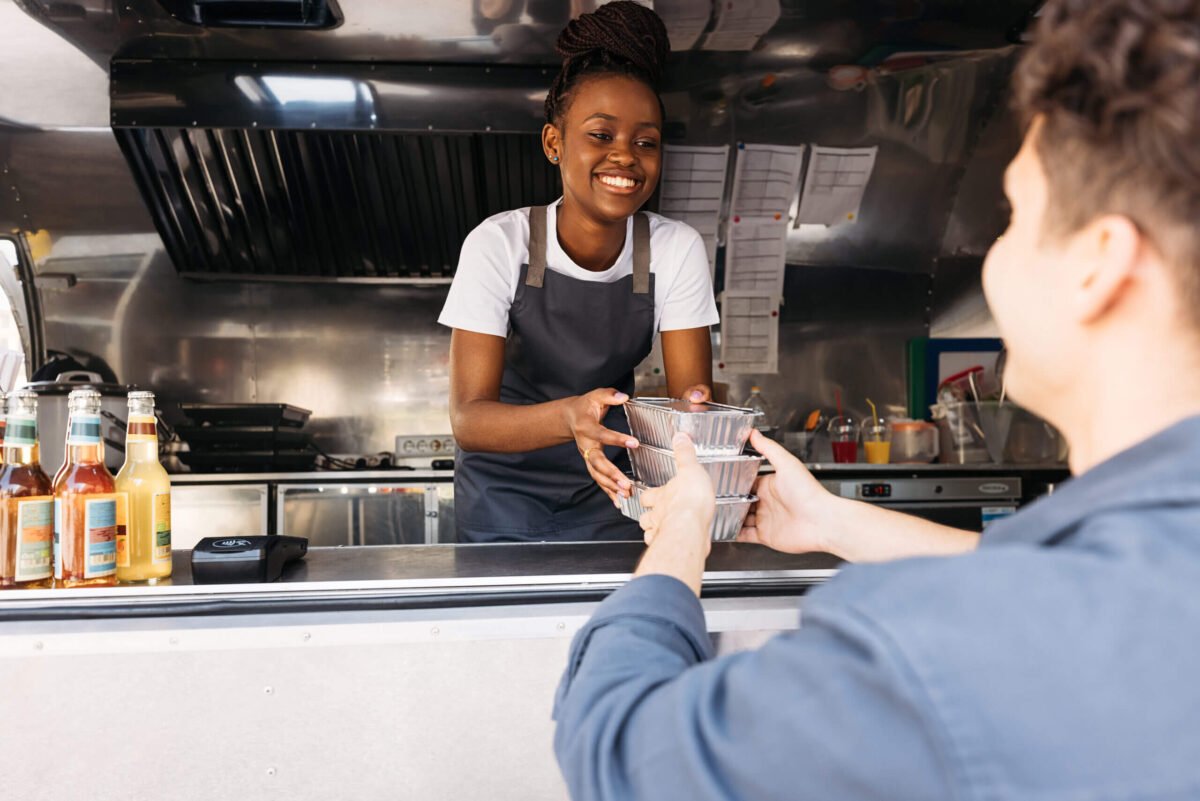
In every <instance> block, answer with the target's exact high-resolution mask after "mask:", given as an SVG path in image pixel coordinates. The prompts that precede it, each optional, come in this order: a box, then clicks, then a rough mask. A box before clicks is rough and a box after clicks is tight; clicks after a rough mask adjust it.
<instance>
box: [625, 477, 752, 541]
mask: <svg viewBox="0 0 1200 801" xmlns="http://www.w3.org/2000/svg"><path fill="white" fill-rule="evenodd" d="M648 489H650V487H647V486H646V485H645V484H643V483H641V482H640V481H634V482H633V492H632V494H630V496H629V497H628V498H622V499H621V514H623V515H625V516H626V517H628V518H631V519H633V520H641V519H642V515H643V514H645V512H646V510H645V508H644V507H643V506H642V493H643V492H645V491H646V490H648ZM757 502H758V498H756V497H755V496H753V495H745V496H742V497H740V498H717V513H716V515H714V516H713V523H712V529H711V531H710V535H711V536H712V539H713V542H727V541H729V540H734V539H737V535H738V532H740V531H741V530H742V523H743V522H745V520H746V515H747V514H749V512H750V507H751V506H752V505H753V504H755V503H757Z"/></svg>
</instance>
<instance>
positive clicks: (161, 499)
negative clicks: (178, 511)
mask: <svg viewBox="0 0 1200 801" xmlns="http://www.w3.org/2000/svg"><path fill="white" fill-rule="evenodd" d="M154 561H155V562H156V563H161V562H170V561H171V493H169V492H160V493H158V494H157V495H155V496H154Z"/></svg>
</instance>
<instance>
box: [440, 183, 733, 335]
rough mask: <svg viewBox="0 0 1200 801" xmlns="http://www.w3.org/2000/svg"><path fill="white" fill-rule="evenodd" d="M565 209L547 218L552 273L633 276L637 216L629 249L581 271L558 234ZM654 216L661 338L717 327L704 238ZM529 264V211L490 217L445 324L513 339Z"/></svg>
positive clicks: (464, 255) (465, 262)
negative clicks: (515, 307) (598, 267)
mask: <svg viewBox="0 0 1200 801" xmlns="http://www.w3.org/2000/svg"><path fill="white" fill-rule="evenodd" d="M557 207H558V204H557V203H555V204H554V205H552V206H550V208H549V210H548V213H547V215H546V269H548V270H553V271H554V272H556V273H562V274H563V275H569V276H571V277H572V278H578V279H579V280H581V281H596V282H598V283H611V282H613V281H619V280H620V279H622V278H624V277H625V276H627V275H631V274H632V273H633V218H632V217H631V218H630V219H629V222H628V223H627V224H626V229H625V247H624V249H623V250H622V251H621V255H620V257H618V258H617V261H616V263H615V264H613V266H612V267H610V268H608V269H607V270H605V271H603V272H592V271H591V270H585V269H584V268H582V267H580V266H579V265H578V264H576V263H575V262H574V261H572V260H571V257H570V256H568V255H567V254H566V253H565V252H564V251H563V249H562V245H560V244H559V242H558V236H557V235H556V234H555V231H557V230H558V228H557V225H556V219H557V218H556V211H557ZM647 216H648V217H649V218H650V272H651V273H653V274H654V276H655V279H654V332H655V333H656V334H657V333H658V332H659V331H679V330H682V329H687V328H700V327H702V326H708V325H716V323H717V322H718V320H719V319H720V318H719V316H718V315H717V304H716V301H715V300H714V299H713V288H712V278H711V277H710V276H709V272H708V254H707V253H706V252H705V250H704V240H703V239H701V238H700V234H698V233H696V230H695V229H694V228H692V227H691V226H689V225H687V224H686V223H682V222H679V221H678V220H672V219H669V218H667V217H662V216H659V215H658V214H650V213H647ZM528 262H529V209H528V208H524V209H514V210H512V211H505V212H501V213H500V214H497V215H495V216H492V217H489V218H487V219H486V220H484V221H483V222H481V223H480V224H479V226H478V227H476V228H475V230H474V231H472V232H471V233H470V234H468V235H467V238H466V240H465V241H464V242H463V246H462V252H461V253H460V254H459V257H458V270H457V271H456V272H455V274H454V282H453V283H452V284H451V285H450V294H449V295H448V296H447V298H446V305H445V306H443V307H442V314H441V316H440V317H439V318H438V322H439V323H441V324H442V325H445V326H449V327H450V328H461V329H463V330H464V331H473V332H475V333H477V334H491V335H493V336H498V337H506V336H508V310H509V309H510V308H511V307H512V304H513V299H514V298H515V297H516V294H517V283H518V282H519V281H520V279H521V265H523V264H527V263H528Z"/></svg>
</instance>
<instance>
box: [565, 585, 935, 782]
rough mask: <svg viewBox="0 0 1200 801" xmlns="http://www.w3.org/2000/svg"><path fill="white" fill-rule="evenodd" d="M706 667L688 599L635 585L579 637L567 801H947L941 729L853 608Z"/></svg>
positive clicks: (573, 663) (700, 622)
mask: <svg viewBox="0 0 1200 801" xmlns="http://www.w3.org/2000/svg"><path fill="white" fill-rule="evenodd" d="M811 607H812V608H810V605H808V604H806V607H805V613H804V627H803V628H801V629H800V630H799V631H795V632H790V633H787V634H782V635H779V636H777V637H775V638H773V639H772V640H770V641H769V642H768V643H767V644H766V645H764V646H763V647H762V648H760V649H758V650H757V651H747V652H742V653H738V654H733V655H730V656H726V657H722V658H720V659H712V658H711V656H712V646H711V643H710V641H709V639H708V636H707V634H706V633H705V630H704V615H703V610H702V608H701V606H700V604H699V602H698V601H697V600H696V598H695V596H694V595H692V593H691V592H690V591H689V590H688V589H687V587H686V586H685V585H684V584H683V583H681V582H679V581H677V580H675V579H673V578H669V577H667V576H644V577H641V578H638V579H635V580H634V581H632V582H630V583H629V585H627V586H626V587H623V588H622V589H620V590H618V591H617V592H616V593H613V595H611V596H610V597H609V598H608V599H606V600H605V601H604V603H602V604H601V605H600V607H599V608H598V610H597V612H596V614H595V616H594V617H593V618H592V620H591V621H589V623H588V624H587V625H586V626H585V627H584V628H583V629H582V630H581V631H580V632H579V634H578V635H577V636H576V638H575V640H574V642H573V644H572V647H571V653H570V661H569V663H568V667H567V671H566V674H565V675H564V677H563V680H562V684H561V685H560V687H559V692H558V697H557V699H556V703H555V719H556V720H557V724H558V725H557V728H556V731H555V738H554V747H555V753H556V755H557V757H558V761H559V765H560V767H561V768H562V771H563V775H564V777H565V778H566V781H567V785H568V787H569V788H570V791H571V798H573V799H575V801H601V800H602V799H654V800H655V801H664V800H669V799H681V800H682V799H688V801H709V799H714V800H715V799H746V798H753V799H756V801H768V800H769V799H770V800H773V799H780V800H781V801H782V799H807V798H812V799H830V798H853V799H859V800H866V799H879V801H883V800H884V799H887V800H888V801H897V800H898V799H928V798H949V797H951V796H953V792H952V790H951V782H950V777H949V772H948V769H947V768H946V766H945V765H944V764H943V759H942V758H941V757H940V754H941V753H943V751H942V750H939V747H938V742H939V731H940V730H939V729H938V728H937V726H935V725H933V724H931V722H930V721H929V720H928V719H927V715H926V714H924V712H923V710H924V709H925V708H926V707H925V706H924V705H923V704H922V703H921V700H922V694H921V690H920V688H919V686H917V683H916V681H915V679H914V678H913V677H912V676H911V673H910V671H909V670H908V668H907V666H906V663H905V662H904V661H903V660H902V659H901V658H900V657H899V656H898V653H897V651H896V650H895V649H894V648H893V647H891V644H890V642H889V641H888V640H887V638H886V637H885V636H884V635H883V634H882V633H881V632H879V631H878V630H876V629H875V627H873V626H872V625H871V624H870V622H869V621H866V620H864V619H862V618H860V617H858V616H856V615H855V614H854V613H853V612H851V611H849V610H847V609H844V608H842V609H838V608H835V607H829V608H825V607H822V606H821V605H819V604H812V605H811Z"/></svg>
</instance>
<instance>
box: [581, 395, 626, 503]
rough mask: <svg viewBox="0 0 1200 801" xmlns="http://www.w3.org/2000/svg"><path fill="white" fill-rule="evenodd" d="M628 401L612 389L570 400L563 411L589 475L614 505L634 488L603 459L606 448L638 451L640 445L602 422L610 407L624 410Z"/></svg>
mask: <svg viewBox="0 0 1200 801" xmlns="http://www.w3.org/2000/svg"><path fill="white" fill-rule="evenodd" d="M627 400H629V396H628V395H626V394H625V393H624V392H618V391H617V390H615V389H612V388H611V387H609V388H607V389H594V390H592V391H591V392H589V393H587V394H586V395H579V396H578V397H575V398H571V399H569V400H568V401H567V402H566V403H565V405H564V407H563V419H564V420H565V421H566V424H567V426H568V428H570V429H571V435H572V436H573V437H574V438H575V447H577V448H578V449H579V454H580V455H581V456H582V457H583V461H584V463H585V464H586V465H587V470H588V473H589V474H590V475H591V477H592V480H593V481H595V482H596V483H597V484H598V485H599V486H600V489H602V490H604V492H605V494H607V495H608V497H609V498H611V499H612V501H613V503H614V504H616V503H617V498H618V497H621V498H628V497H629V493H630V492H631V491H632V489H633V485H632V484H631V483H630V481H629V477H628V476H626V475H625V474H624V473H622V472H621V471H620V470H618V469H617V466H616V465H615V464H613V463H612V462H611V461H609V459H608V457H607V456H605V455H604V446H605V445H614V446H616V447H618V448H636V447H637V446H638V441H637V440H636V439H634V438H633V437H631V436H630V435H628V434H622V433H621V432H619V431H613V430H612V429H609V428H605V427H604V424H603V420H604V416H605V415H606V414H608V410H609V407H611V406H621V405H623V404H624V403H625V401H627Z"/></svg>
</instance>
